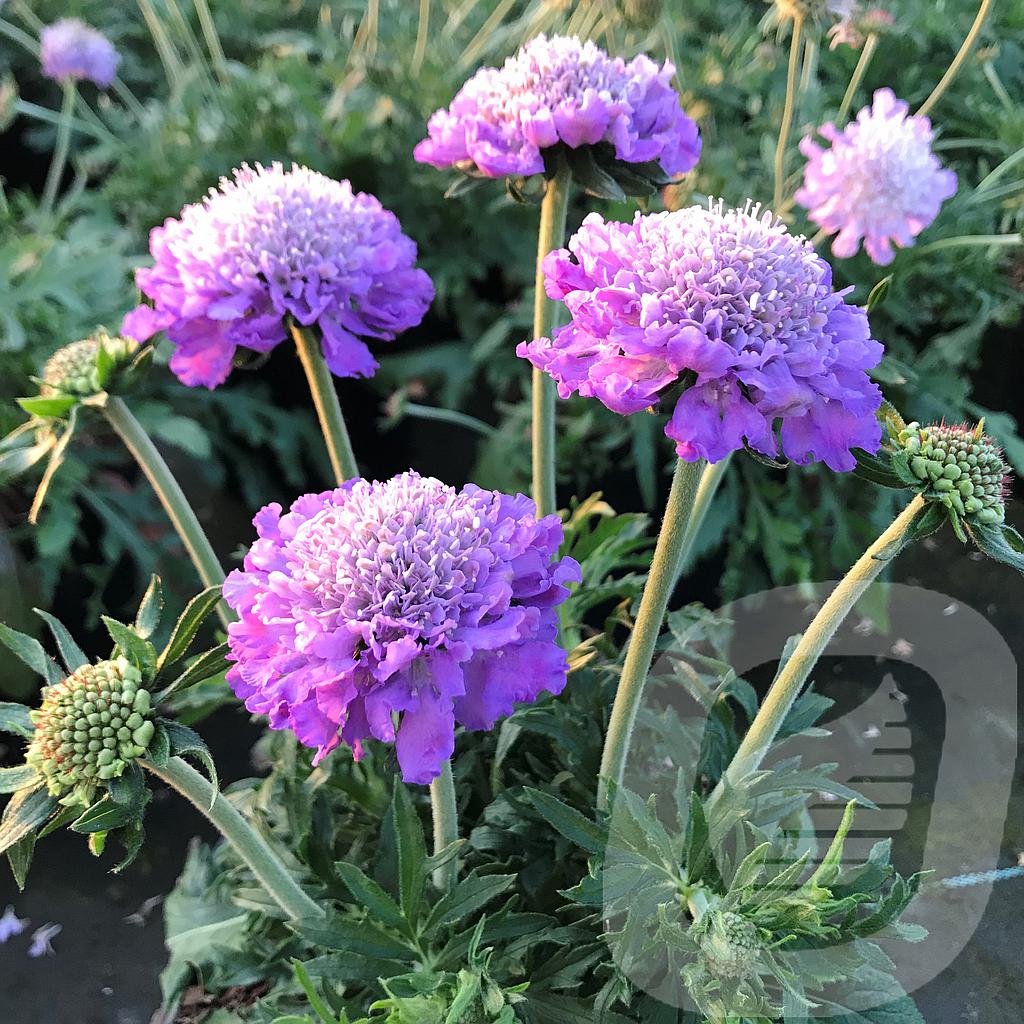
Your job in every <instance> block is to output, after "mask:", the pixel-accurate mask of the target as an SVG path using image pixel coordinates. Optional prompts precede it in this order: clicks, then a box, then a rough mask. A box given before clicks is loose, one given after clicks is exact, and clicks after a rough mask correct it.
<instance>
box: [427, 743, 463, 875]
mask: <svg viewBox="0 0 1024 1024" xmlns="http://www.w3.org/2000/svg"><path fill="white" fill-rule="evenodd" d="M430 811H431V816H432V818H433V820H434V854H435V855H436V854H439V853H440V852H441V851H442V850H444V849H447V848H448V847H449V846H451V844H452V843H454V842H457V841H458V838H459V805H458V802H457V801H456V799H455V779H454V777H453V776H452V763H451V761H445V763H444V764H443V765H442V766H441V774H440V775H438V777H437V778H436V779H434V781H433V782H431V783H430ZM458 875H459V862H458V858H456V857H453V858H452V859H451V860H450V861H448V863H447V864H442V865H441V867H439V868H436V869H435V870H434V885H435V886H437V888H438V889H439V890H440V891H441V892H448V891H449V890H450V889H451V888H452V886H453V885H455V880H456V878H458Z"/></svg>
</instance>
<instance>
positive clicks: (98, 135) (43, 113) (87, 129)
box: [14, 100, 120, 145]
mask: <svg viewBox="0 0 1024 1024" xmlns="http://www.w3.org/2000/svg"><path fill="white" fill-rule="evenodd" d="M14 109H15V111H17V113H19V114H24V115H25V116H26V117H34V118H36V119H37V120H39V121H45V122H46V123H47V124H56V125H59V124H60V117H61V115H60V113H59V112H58V111H55V110H50V109H49V107H40V106H39V105H38V104H36V103H29V101H28V100H16V101H15V104H14ZM71 127H72V128H73V129H74V130H75V131H76V132H82V133H84V134H86V135H92V136H93V138H95V139H96V140H97V141H99V142H109V143H113V144H114V145H118V144H119V143H120V140H119V139H118V137H117V136H116V135H114V134H113V133H112V132H109V131H107V129H106V128H104V127H102V126H100V127H96V126H94V125H93V124H91V123H90V122H88V121H83V120H81V119H80V118H77V117H75V118H72V120H71Z"/></svg>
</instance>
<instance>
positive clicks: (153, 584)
mask: <svg viewBox="0 0 1024 1024" xmlns="http://www.w3.org/2000/svg"><path fill="white" fill-rule="evenodd" d="M163 610H164V594H163V586H162V584H161V583H160V577H159V576H157V575H156V573H154V574H153V575H152V576H151V577H150V578H149V586H148V587H147V588H146V593H145V594H143V595H142V601H141V602H140V604H139V610H138V611H137V612H136V613H135V626H134V628H135V632H136V633H138V634H139V636H141V637H142V638H143V640H148V639H149V638H150V637H151V636H152V635H153V633H154V632H155V631H156V629H157V627H158V626H159V625H160V615H161V613H162V612H163Z"/></svg>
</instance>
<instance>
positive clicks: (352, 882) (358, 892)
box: [334, 860, 406, 928]
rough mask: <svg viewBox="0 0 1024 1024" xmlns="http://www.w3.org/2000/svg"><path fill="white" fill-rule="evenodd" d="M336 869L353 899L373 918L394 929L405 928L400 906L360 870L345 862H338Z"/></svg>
mask: <svg viewBox="0 0 1024 1024" xmlns="http://www.w3.org/2000/svg"><path fill="white" fill-rule="evenodd" d="M334 868H335V870H336V871H337V872H338V877H339V878H340V879H341V881H342V882H343V883H344V885H345V888H346V889H348V891H349V892H350V893H351V894H352V898H353V899H354V900H355V901H356V903H358V904H359V905H360V906H363V907H365V908H366V909H367V910H368V911H369V912H370V916H371V917H373V918H374V919H375V920H377V921H380V922H381V924H386V925H391V926H392V927H393V928H402V927H404V926H405V924H406V920H405V916H404V915H403V914H402V910H401V908H400V907H399V906H398V904H397V903H396V902H395V901H394V900H393V899H392V898H391V897H390V896H389V895H388V894H387V893H386V892H385V891H384V890H383V889H382V888H381V887H380V886H379V885H378V884H377V883H376V882H375V881H374V880H373V879H372V878H370V877H369V876H368V875H366V874H364V873H363V871H362V870H361V869H360V868H358V867H356V865H355V864H350V863H349V862H348V861H345V860H339V861H336V862H335V865H334Z"/></svg>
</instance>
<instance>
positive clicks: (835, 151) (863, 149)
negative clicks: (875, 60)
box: [796, 89, 957, 265]
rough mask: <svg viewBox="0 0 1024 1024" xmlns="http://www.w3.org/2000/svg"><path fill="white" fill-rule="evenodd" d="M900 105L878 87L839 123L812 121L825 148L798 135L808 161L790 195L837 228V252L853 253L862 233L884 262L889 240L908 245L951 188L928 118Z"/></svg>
mask: <svg viewBox="0 0 1024 1024" xmlns="http://www.w3.org/2000/svg"><path fill="white" fill-rule="evenodd" d="M907 111H908V107H907V104H906V103H904V102H903V100H898V99H896V96H895V94H894V93H893V91H892V90H891V89H879V90H878V91H877V92H876V93H875V95H874V100H873V102H872V105H871V106H870V107H865V108H864V109H863V110H861V111H860V113H859V114H858V115H857V117H856V120H854V121H851V122H850V124H849V125H847V126H846V128H844V129H843V130H842V131H840V130H839V129H838V128H836V126H835V125H834V124H832V123H831V122H829V123H828V124H825V125H823V126H822V127H821V128H819V129H818V132H819V134H820V135H821V136H822V137H823V138H825V139H827V140H828V142H830V143H831V145H830V147H829V148H828V149H823V148H822V147H821V146H820V145H819V144H818V143H817V142H815V141H814V139H812V138H811V137H810V136H805V137H804V139H803V140H802V141H801V143H800V151H801V152H802V153H803V154H804V156H806V157H807V164H806V166H805V168H804V184H803V188H801V189H800V190H799V191H798V192H797V193H796V201H797V202H798V203H800V205H801V206H804V207H806V208H807V211H808V216H809V217H810V219H811V220H812V221H814V223H815V224H819V225H820V226H821V227H822V228H824V229H825V230H826V231H828V232H834V231H838V232H839V234H838V235H837V236H836V238H835V239H834V240H833V242H832V252H833V254H834V255H836V256H839V257H847V256H852V255H854V253H856V251H857V249H858V248H859V246H860V243H861V239H863V240H864V248H865V250H866V251H867V254H868V256H870V257H871V259H872V260H874V262H875V263H879V264H883V265H884V264H887V263H891V262H892V260H893V257H894V255H895V254H894V252H893V249H892V243H895V244H896V245H897V246H899V247H901V248H905V247H906V246H909V245H913V244H914V238H915V237H916V236H917V235H919V234H920V233H921V232H922V231H923V230H924V229H925V228H926V227H928V225H929V224H931V222H932V221H933V220H935V218H936V216H937V215H938V212H939V208H940V207H941V206H942V204H943V202H944V201H945V200H946V199H948V198H949V197H950V196H951V195H953V194H954V193H955V192H956V187H957V180H956V174H954V173H953V171H950V170H947V169H945V168H943V167H942V165H941V164H940V163H939V160H938V158H937V157H936V156H935V155H934V153H932V150H931V142H932V137H933V133H932V127H931V122H930V121H929V120H928V118H927V117H908V116H907Z"/></svg>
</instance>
